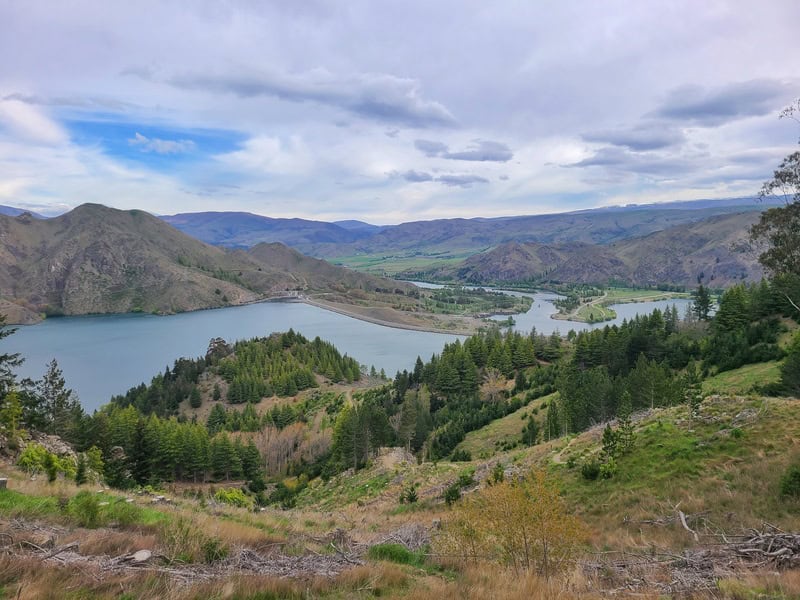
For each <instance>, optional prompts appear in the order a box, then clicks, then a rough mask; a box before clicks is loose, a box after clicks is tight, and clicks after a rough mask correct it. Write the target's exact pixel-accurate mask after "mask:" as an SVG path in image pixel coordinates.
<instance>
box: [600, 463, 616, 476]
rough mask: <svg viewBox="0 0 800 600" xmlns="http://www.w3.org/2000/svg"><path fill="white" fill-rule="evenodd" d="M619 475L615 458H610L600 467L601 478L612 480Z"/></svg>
mask: <svg viewBox="0 0 800 600" xmlns="http://www.w3.org/2000/svg"><path fill="white" fill-rule="evenodd" d="M616 473H617V463H616V461H615V460H614V459H613V458H609V459H608V460H607V461H606V462H604V463H603V464H602V465H600V477H602V478H603V479H611V478H612V477H613V476H614V475H615V474H616Z"/></svg>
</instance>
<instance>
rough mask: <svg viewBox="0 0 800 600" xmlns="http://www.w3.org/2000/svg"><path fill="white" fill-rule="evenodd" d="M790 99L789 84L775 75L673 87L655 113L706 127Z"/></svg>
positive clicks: (774, 108) (760, 111)
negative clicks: (777, 78)
mask: <svg viewBox="0 0 800 600" xmlns="http://www.w3.org/2000/svg"><path fill="white" fill-rule="evenodd" d="M787 95H788V99H791V90H790V89H789V88H788V86H787V85H786V84H784V83H783V82H780V81H776V80H774V79H753V80H750V81H743V82H737V83H730V84H727V85H723V86H720V87H717V88H713V89H709V88H704V87H702V86H697V85H685V86H681V87H678V88H675V89H673V90H672V91H671V92H669V94H668V95H667V99H666V101H665V102H664V103H663V104H662V105H661V107H659V108H658V109H656V111H655V115H656V116H658V117H662V118H665V119H673V120H676V121H686V122H690V123H695V124H697V125H702V126H706V127H711V126H716V125H722V124H724V123H728V122H730V121H735V120H738V119H744V118H746V117H756V116H762V115H766V114H768V113H769V112H772V111H775V112H777V111H778V109H780V108H781V107H782V106H783V104H785V103H786V102H787V100H788V99H787Z"/></svg>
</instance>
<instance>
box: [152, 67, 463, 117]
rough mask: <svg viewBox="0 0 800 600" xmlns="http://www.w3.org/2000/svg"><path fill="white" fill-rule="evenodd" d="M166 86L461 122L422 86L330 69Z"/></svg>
mask: <svg viewBox="0 0 800 600" xmlns="http://www.w3.org/2000/svg"><path fill="white" fill-rule="evenodd" d="M141 75H142V74H140V76H141ZM144 75H145V76H146V74H144ZM167 83H169V84H170V85H172V86H174V87H177V88H180V89H184V90H205V91H208V92H216V93H229V94H234V95H236V96H239V97H242V98H253V97H258V96H269V97H274V98H278V99H280V100H285V101H288V102H301V103H302V102H317V103H319V104H323V105H326V106H332V107H334V108H338V109H341V110H345V111H347V112H350V113H353V114H355V115H358V116H360V117H363V118H366V119H370V120H374V121H380V122H386V123H396V124H403V125H407V126H410V127H431V126H440V127H442V126H452V125H455V122H456V120H455V117H454V116H453V115H452V114H451V113H450V111H449V110H447V108H446V107H445V106H443V105H442V104H440V103H439V102H436V101H433V100H428V99H426V98H424V97H422V94H421V93H420V89H419V87H420V85H419V82H418V81H417V80H415V79H409V78H402V77H395V76H394V75H388V74H384V73H357V74H354V75H349V76H340V75H335V74H333V73H331V72H329V71H327V70H326V69H313V70H311V71H306V72H302V73H292V74H289V73H266V72H262V73H259V74H240V75H211V74H202V73H189V74H186V75H179V76H175V77H172V78H170V79H168V80H167Z"/></svg>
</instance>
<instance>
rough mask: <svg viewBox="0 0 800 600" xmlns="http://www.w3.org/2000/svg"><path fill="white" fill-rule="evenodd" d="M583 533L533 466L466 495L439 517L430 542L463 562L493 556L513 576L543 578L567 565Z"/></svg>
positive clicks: (575, 554) (553, 488) (571, 563)
mask: <svg viewBox="0 0 800 600" xmlns="http://www.w3.org/2000/svg"><path fill="white" fill-rule="evenodd" d="M585 538H586V531H585V528H584V527H583V525H582V524H581V523H580V521H579V520H578V519H577V518H576V517H574V516H573V515H571V514H570V513H569V512H568V509H567V505H566V503H565V501H564V498H563V497H562V496H561V494H560V492H559V490H558V487H557V486H556V485H555V484H554V483H553V482H551V481H548V479H547V477H546V475H545V474H544V472H543V471H537V472H533V473H531V474H530V475H528V476H527V477H525V478H524V479H522V480H516V481H513V482H509V481H505V482H503V483H499V484H497V485H493V486H491V487H487V488H485V489H483V490H482V491H480V492H478V493H476V494H473V495H472V496H470V497H469V498H466V499H465V500H464V501H463V502H461V503H459V504H458V505H457V506H456V507H454V508H453V511H452V513H451V515H450V516H448V517H447V518H446V519H445V520H444V522H443V523H442V530H441V534H440V535H437V536H436V537H435V538H434V544H435V550H436V552H437V553H440V554H446V555H449V556H452V557H460V558H461V559H462V560H463V561H465V562H467V561H471V560H478V559H489V560H495V561H497V562H500V563H503V564H505V565H508V566H509V567H512V568H513V569H514V573H515V574H516V575H519V571H527V572H536V573H538V574H540V575H542V576H544V578H545V579H547V578H549V577H551V576H554V575H558V574H560V573H565V572H569V571H570V570H571V569H572V568H573V566H574V564H575V560H576V559H577V558H578V555H579V553H580V551H581V546H582V544H583V542H584V540H585ZM542 597H544V596H542ZM548 597H549V596H548Z"/></svg>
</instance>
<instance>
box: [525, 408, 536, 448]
mask: <svg viewBox="0 0 800 600" xmlns="http://www.w3.org/2000/svg"><path fill="white" fill-rule="evenodd" d="M538 441H539V424H538V423H537V422H536V419H535V418H534V417H533V415H528V422H527V423H526V424H525V427H524V429H523V430H522V443H523V444H525V445H526V446H533V445H535V444H536V443H537V442H538Z"/></svg>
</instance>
